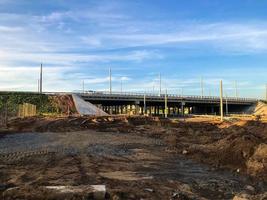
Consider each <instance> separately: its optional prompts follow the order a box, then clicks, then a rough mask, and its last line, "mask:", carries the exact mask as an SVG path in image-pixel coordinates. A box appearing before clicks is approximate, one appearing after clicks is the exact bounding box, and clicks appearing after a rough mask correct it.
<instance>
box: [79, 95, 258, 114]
mask: <svg viewBox="0 0 267 200" xmlns="http://www.w3.org/2000/svg"><path fill="white" fill-rule="evenodd" d="M79 95H80V96H81V97H82V98H83V99H84V100H85V101H88V102H90V103H92V104H94V105H97V106H98V107H100V108H101V109H103V110H104V111H105V112H107V113H109V114H129V113H132V114H148V115H155V116H157V115H163V114H164V113H165V110H166V112H167V113H168V115H169V116H176V115H184V114H212V115H217V114H219V110H220V109H219V108H220V98H219V97H215V96H181V95H173V94H167V95H165V94H161V95H157V94H152V93H129V92H125V93H123V92H112V93H109V92H101V91H90V92H84V93H79ZM257 101H258V100H257V99H252V98H233V97H228V98H226V97H224V98H223V106H224V112H225V114H233V113H235V114H241V113H248V112H249V108H250V107H252V106H253V105H255V104H256V103H257Z"/></svg>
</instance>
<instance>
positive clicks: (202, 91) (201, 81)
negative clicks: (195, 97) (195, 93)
mask: <svg viewBox="0 0 267 200" xmlns="http://www.w3.org/2000/svg"><path fill="white" fill-rule="evenodd" d="M200 87H201V98H203V96H204V85H203V77H202V76H201V79H200Z"/></svg>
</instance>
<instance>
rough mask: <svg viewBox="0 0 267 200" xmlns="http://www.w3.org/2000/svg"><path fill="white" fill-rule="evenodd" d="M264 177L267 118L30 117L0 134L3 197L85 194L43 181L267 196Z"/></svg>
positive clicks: (110, 194) (111, 193) (127, 190)
mask: <svg viewBox="0 0 267 200" xmlns="http://www.w3.org/2000/svg"><path fill="white" fill-rule="evenodd" d="M266 181H267V123H266V122H264V121H263V122H262V121H258V120H251V119H229V120H228V121H226V122H223V123H221V122H220V121H218V120H217V119H214V118H207V117H205V118H204V117H203V118H190V119H189V118H188V119H186V120H184V119H172V120H166V119H159V118H149V117H124V116H119V117H98V118H93V117H91V118H88V117H78V118H77V117H69V118H56V119H55V118H27V119H23V120H18V119H17V120H13V121H11V122H10V124H9V130H8V131H5V132H2V134H0V195H1V196H2V198H3V199H16V198H17V199H84V198H86V197H88V196H87V194H85V193H81V194H75V195H74V196H71V195H69V196H67V197H61V196H60V197H59V196H56V194H54V193H53V192H51V191H49V192H48V191H47V190H45V189H44V186H48V185H50V186H54V185H71V186H84V185H92V184H104V185H106V187H107V195H106V198H107V199H233V198H236V199H237V198H239V197H240V198H241V197H242V198H243V196H244V195H245V196H246V198H247V199H264V198H265V196H267V195H266V193H265V192H266V191H267V184H266ZM89 198H90V197H89Z"/></svg>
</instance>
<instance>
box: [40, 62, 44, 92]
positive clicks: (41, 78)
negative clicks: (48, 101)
mask: <svg viewBox="0 0 267 200" xmlns="http://www.w3.org/2000/svg"><path fill="white" fill-rule="evenodd" d="M40 93H41V94H42V93H43V64H42V63H41V68H40Z"/></svg>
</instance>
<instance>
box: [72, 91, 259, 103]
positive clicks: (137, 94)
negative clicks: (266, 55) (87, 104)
mask: <svg viewBox="0 0 267 200" xmlns="http://www.w3.org/2000/svg"><path fill="white" fill-rule="evenodd" d="M77 94H80V95H91V96H116V97H118V96H121V97H124V96H132V97H139V98H140V97H144V96H146V97H154V98H164V97H165V94H161V95H159V94H155V93H145V92H112V93H110V92H107V91H85V92H77ZM167 97H168V98H180V99H203V100H219V99H220V97H218V96H197V95H177V94H167ZM223 100H224V101H226V100H227V101H242V102H244V101H246V102H252V101H255V102H256V101H259V99H255V98H240V97H239V98H236V97H227V98H226V97H224V98H223Z"/></svg>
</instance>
